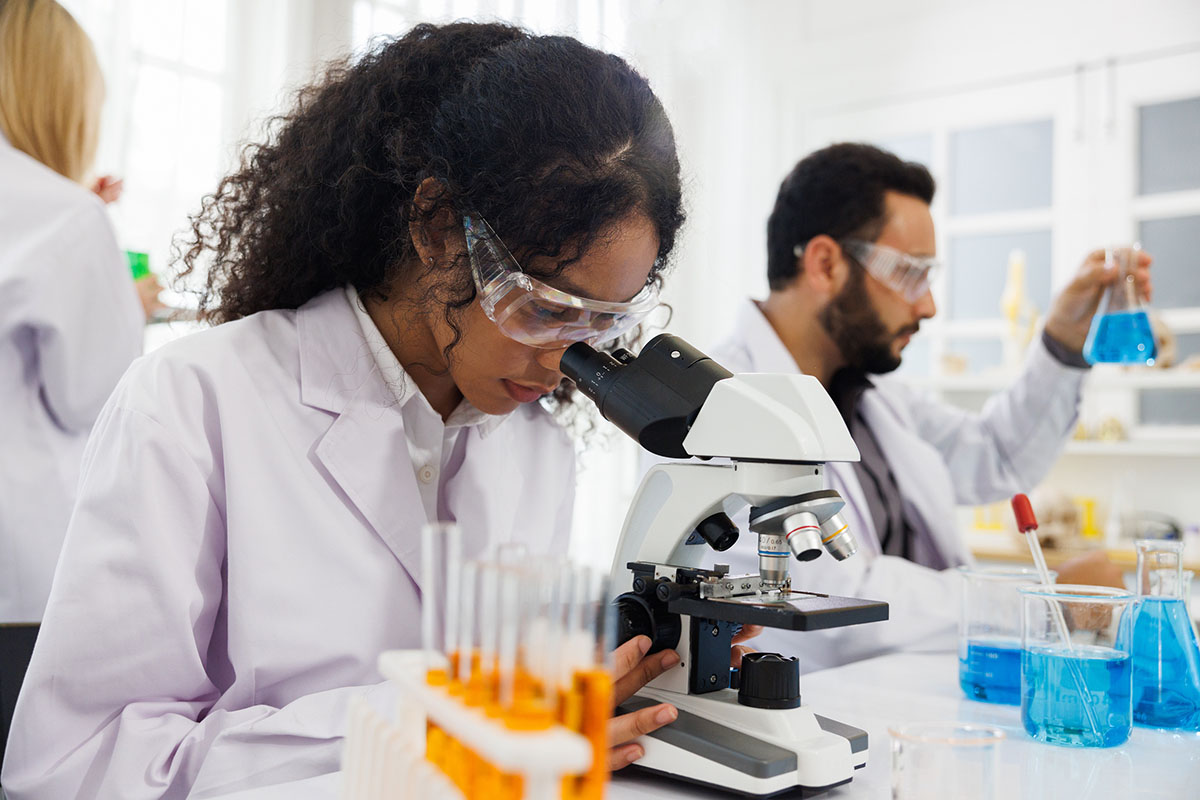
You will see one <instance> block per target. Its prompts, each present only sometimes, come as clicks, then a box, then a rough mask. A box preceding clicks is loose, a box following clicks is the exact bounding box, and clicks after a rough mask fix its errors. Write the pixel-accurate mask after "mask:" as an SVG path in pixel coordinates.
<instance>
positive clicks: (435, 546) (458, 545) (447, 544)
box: [421, 522, 462, 684]
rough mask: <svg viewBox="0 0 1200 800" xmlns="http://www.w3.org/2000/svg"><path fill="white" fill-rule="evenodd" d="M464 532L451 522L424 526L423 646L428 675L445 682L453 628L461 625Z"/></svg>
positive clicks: (422, 565) (422, 551) (422, 573)
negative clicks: (461, 576) (461, 574)
mask: <svg viewBox="0 0 1200 800" xmlns="http://www.w3.org/2000/svg"><path fill="white" fill-rule="evenodd" d="M461 559H462V533H461V531H460V530H459V528H458V526H457V525H455V524H454V523H450V522H431V523H428V524H427V525H425V526H424V527H423V528H422V529H421V648H422V650H424V652H425V668H426V677H427V680H429V681H430V682H431V683H438V684H444V683H445V682H446V681H447V679H448V677H449V673H448V671H447V666H448V665H449V662H448V659H449V657H450V650H451V647H450V642H451V631H453V630H455V629H456V628H457V627H458V620H457V614H458V591H459V586H458V584H459V574H460V570H459V563H460V561H461Z"/></svg>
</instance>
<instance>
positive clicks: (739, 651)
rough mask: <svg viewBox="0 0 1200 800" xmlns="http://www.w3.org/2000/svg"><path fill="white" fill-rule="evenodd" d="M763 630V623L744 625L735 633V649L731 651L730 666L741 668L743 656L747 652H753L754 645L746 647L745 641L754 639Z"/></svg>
mask: <svg viewBox="0 0 1200 800" xmlns="http://www.w3.org/2000/svg"><path fill="white" fill-rule="evenodd" d="M762 632H763V626H762V625H743V626H742V629H741V630H740V631H738V632H737V633H735V634H734V635H733V649H732V650H731V651H730V652H729V666H731V667H733V668H734V669H739V668H741V666H742V656H744V655H746V653H753V652H754V648H753V647H746V646H745V645H744V644H739V642H744V641H746V640H747V639H753V638H754V637H755V636H758V635H759V634H760V633H762Z"/></svg>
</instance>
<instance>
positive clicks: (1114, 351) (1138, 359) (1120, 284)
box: [1083, 244, 1158, 364]
mask: <svg viewBox="0 0 1200 800" xmlns="http://www.w3.org/2000/svg"><path fill="white" fill-rule="evenodd" d="M1140 255H1141V249H1140V248H1139V247H1138V245H1136V244H1135V245H1133V246H1132V247H1121V248H1109V249H1108V250H1106V251H1105V253H1104V259H1105V262H1106V263H1107V264H1109V265H1111V266H1112V267H1113V268H1115V269H1117V270H1118V274H1117V279H1116V280H1115V281H1113V283H1112V284H1111V285H1110V286H1109V287H1108V289H1107V291H1105V293H1104V297H1103V298H1101V300H1100V307H1099V308H1098V309H1097V310H1096V315H1095V316H1094V317H1092V327H1091V329H1090V330H1088V335H1087V340H1086V341H1085V342H1084V345H1083V355H1084V358H1086V359H1087V360H1088V361H1089V362H1090V363H1092V364H1099V363H1106V364H1153V363H1154V359H1155V358H1156V357H1157V355H1158V352H1157V348H1156V347H1155V345H1154V331H1153V330H1152V329H1151V327H1150V317H1149V315H1148V314H1147V313H1146V306H1145V304H1144V303H1143V302H1142V299H1141V296H1140V295H1139V294H1138V291H1137V286H1136V285H1135V283H1134V271H1135V269H1136V267H1137V263H1138V258H1139V257H1140Z"/></svg>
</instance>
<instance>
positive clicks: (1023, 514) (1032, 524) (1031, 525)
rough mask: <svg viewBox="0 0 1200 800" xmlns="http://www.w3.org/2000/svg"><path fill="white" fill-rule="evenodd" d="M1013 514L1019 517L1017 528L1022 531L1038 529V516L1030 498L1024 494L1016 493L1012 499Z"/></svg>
mask: <svg viewBox="0 0 1200 800" xmlns="http://www.w3.org/2000/svg"><path fill="white" fill-rule="evenodd" d="M1012 509H1013V515H1014V516H1016V518H1017V530H1019V531H1020V532H1021V533H1025V532H1027V531H1036V530H1037V517H1036V516H1034V514H1033V506H1031V505H1030V504H1029V498H1028V497H1026V496H1025V495H1023V494H1014V495H1013V499H1012Z"/></svg>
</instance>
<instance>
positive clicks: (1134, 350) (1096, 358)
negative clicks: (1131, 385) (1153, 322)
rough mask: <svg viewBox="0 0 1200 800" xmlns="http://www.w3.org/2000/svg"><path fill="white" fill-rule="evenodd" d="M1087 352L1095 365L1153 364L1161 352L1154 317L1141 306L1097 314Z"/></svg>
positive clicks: (1089, 336) (1085, 350) (1085, 353)
mask: <svg viewBox="0 0 1200 800" xmlns="http://www.w3.org/2000/svg"><path fill="white" fill-rule="evenodd" d="M1083 355H1084V357H1085V358H1086V359H1087V360H1088V361H1089V362H1090V363H1092V364H1100V363H1105V364H1153V363H1154V359H1155V357H1156V356H1157V355H1158V353H1157V349H1156V348H1155V346H1154V331H1153V330H1151V328H1150V317H1149V316H1147V315H1146V312H1145V311H1144V310H1143V309H1140V308H1135V309H1132V310H1128V311H1114V312H1112V313H1108V314H1101V315H1099V316H1097V317H1096V318H1095V319H1093V320H1092V327H1091V330H1089V331H1088V337H1087V342H1086V343H1085V344H1084V346H1083Z"/></svg>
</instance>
